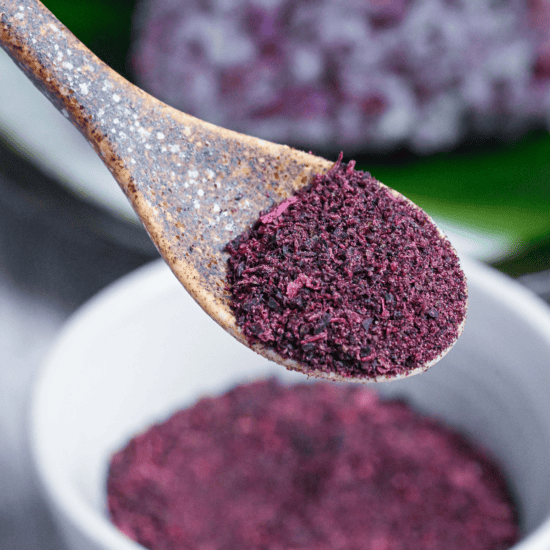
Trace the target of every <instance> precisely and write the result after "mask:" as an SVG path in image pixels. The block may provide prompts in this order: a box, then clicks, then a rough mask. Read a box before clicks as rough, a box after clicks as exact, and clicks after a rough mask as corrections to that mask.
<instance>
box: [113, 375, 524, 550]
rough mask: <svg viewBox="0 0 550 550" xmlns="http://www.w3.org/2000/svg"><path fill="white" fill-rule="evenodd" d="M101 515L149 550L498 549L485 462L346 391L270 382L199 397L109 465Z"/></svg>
mask: <svg viewBox="0 0 550 550" xmlns="http://www.w3.org/2000/svg"><path fill="white" fill-rule="evenodd" d="M107 490H108V506H109V511H110V514H111V518H112V521H113V522H114V523H115V524H116V525H117V526H118V527H119V528H120V529H121V531H122V532H123V533H125V534H126V535H128V536H129V537H130V538H132V539H134V540H135V541H137V542H139V543H140V544H142V545H143V546H145V547H146V548H149V549H151V550H235V549H239V550H248V549H250V550H288V549H300V550H504V549H506V548H509V547H510V546H512V545H513V544H514V543H515V542H516V540H517V538H518V527H517V522H516V517H515V511H514V507H513V505H512V503H511V500H510V498H509V495H508V493H507V490H506V487H505V483H504V479H503V477H502V475H501V473H500V472H499V470H498V469H497V467H496V466H495V464H494V463H493V462H492V461H491V460H490V459H489V458H487V457H486V456H485V454H484V453H483V452H482V451H481V450H479V449H477V448H475V447H474V446H472V445H471V444H469V443H468V442H467V441H466V440H465V439H464V438H463V437H462V436H460V435H458V434H457V433H455V432H453V431H452V430H451V429H449V428H447V427H445V426H443V425H441V424H440V423H438V422H436V421H434V420H432V419H429V418H426V417H423V416H421V415H419V414H417V413H415V412H414V411H412V410H411V409H410V408H409V407H408V406H407V405H405V404H404V403H401V402H395V401H387V402H384V401H381V400H379V399H378V398H377V397H376V394H374V393H372V392H370V391H367V390H365V389H363V388H361V387H357V386H349V385H347V386H337V385H336V384H328V383H319V382H317V383H314V384H301V385H296V386H283V385H281V384H280V383H278V382H276V381H275V380H268V381H260V382H255V383H252V384H249V385H243V386H238V387H236V388H234V389H233V390H231V391H229V392H228V393H226V394H224V395H222V396H220V397H215V398H204V399H202V400H200V401H198V402H197V403H196V404H195V405H194V406H193V407H191V408H189V409H186V410H182V411H180V412H178V413H176V414H175V415H173V416H172V417H171V418H170V419H168V420H167V421H165V422H163V423H162V424H158V425H155V426H153V427H151V428H150V429H149V430H147V431H146V432H144V433H142V434H141V435H138V436H136V437H135V438H134V439H132V440H131V441H130V443H129V444H128V445H127V446H126V447H125V448H124V449H122V450H121V451H119V452H118V453H116V454H115V455H114V456H113V458H112V462H111V465H110V471H109V477H108V483H107Z"/></svg>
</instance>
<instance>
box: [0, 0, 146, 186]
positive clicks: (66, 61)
mask: <svg viewBox="0 0 550 550" xmlns="http://www.w3.org/2000/svg"><path fill="white" fill-rule="evenodd" d="M0 47H2V48H3V49H4V50H5V51H6V52H7V53H8V55H9V56H10V57H11V58H12V59H13V60H14V61H15V62H16V63H17V65H18V66H19V68H20V69H22V70H23V71H24V72H25V73H26V75H27V76H28V77H29V78H30V79H31V81H32V82H33V83H34V84H35V86H36V87H37V88H38V89H39V90H40V91H41V92H42V93H43V94H44V95H45V96H46V97H48V99H49V100H50V101H51V102H52V103H53V104H54V105H55V106H56V107H57V109H58V110H59V111H61V113H63V115H64V116H65V117H67V118H68V119H70V120H71V122H72V123H73V124H74V125H75V126H76V127H77V128H78V129H79V130H80V131H81V132H82V133H83V134H84V136H85V138H86V139H87V140H88V141H89V142H90V143H91V144H92V146H93V147H94V149H95V150H96V152H97V153H98V154H99V155H100V157H101V158H102V159H103V160H104V162H105V163H106V165H107V167H108V168H109V170H111V172H112V173H113V175H114V176H115V179H116V180H117V181H118V182H119V184H121V187H122V188H123V190H124V191H126V192H127V189H125V187H126V185H125V184H128V183H129V182H130V177H129V175H128V174H126V173H125V162H123V161H122V158H123V157H124V156H125V155H124V154H121V153H122V147H123V145H124V140H125V137H126V136H127V135H128V134H129V133H130V130H129V128H128V125H130V124H132V125H133V124H135V122H136V121H137V119H138V114H137V112H138V110H139V106H140V102H141V101H142V100H143V97H144V96H145V95H146V94H145V93H144V92H142V91H141V90H140V89H139V88H137V87H135V86H133V85H132V84H131V83H130V82H128V81H126V80H125V79H124V78H122V77H121V76H120V75H118V74H117V73H116V72H115V71H113V70H112V69H110V68H109V67H108V66H107V65H106V64H105V63H103V62H102V61H101V60H100V59H99V58H98V57H97V56H96V55H94V54H93V53H92V52H91V51H90V50H89V49H88V48H86V46H84V44H82V43H81V42H80V41H79V40H78V39H77V38H76V37H75V36H74V35H73V34H72V33H71V32H70V31H69V30H68V29H67V28H66V27H65V26H64V25H63V24H62V23H61V22H60V21H59V20H58V19H56V17H55V16H54V15H53V14H52V13H51V12H50V11H49V10H48V9H47V8H46V7H45V6H44V5H43V4H42V3H41V2H39V1H38V0H1V1H0ZM121 107H123V109H121ZM114 111H117V113H114ZM122 112H123V113H125V118H124V120H123V119H122V117H121V116H119V113H122ZM138 124H139V123H138ZM136 129H137V128H136ZM142 131H143V132H145V130H142ZM127 194H128V193H127Z"/></svg>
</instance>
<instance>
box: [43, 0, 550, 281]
mask: <svg viewBox="0 0 550 550" xmlns="http://www.w3.org/2000/svg"><path fill="white" fill-rule="evenodd" d="M43 1H44V4H45V5H46V6H47V7H48V8H49V9H50V10H51V11H52V12H53V13H54V14H55V15H56V16H57V17H58V18H59V19H60V20H61V21H62V22H63V23H64V24H65V25H66V26H67V27H69V28H70V29H71V30H72V31H73V32H74V33H75V34H76V36H77V37H78V38H79V39H80V40H82V41H83V42H84V43H85V44H86V45H87V46H88V47H89V48H90V49H91V50H92V51H94V52H95V53H96V54H97V55H98V56H99V57H101V58H102V59H103V60H104V61H105V62H106V63H108V64H109V65H110V66H111V67H113V68H114V69H115V70H117V71H118V72H119V73H121V74H123V75H125V76H126V77H127V78H129V79H130V80H132V75H131V72H130V71H129V67H128V51H129V46H130V41H131V22H132V17H133V13H134V9H135V2H136V0H112V1H107V0H78V2H75V1H74V0H43ZM357 160H358V167H359V168H360V169H363V170H368V171H370V172H371V173H372V174H373V175H374V176H375V177H376V178H378V179H379V180H381V181H383V182H384V183H386V184H387V185H389V186H391V187H393V188H395V189H397V190H399V191H400V192H402V193H403V194H404V195H406V196H408V197H409V198H410V199H412V200H413V201H414V202H416V203H417V204H419V205H420V206H422V207H423V208H424V209H425V210H426V211H428V212H429V213H430V214H431V215H433V216H434V217H435V218H436V219H444V220H447V221H448V222H450V223H451V224H452V226H453V227H462V228H464V230H465V231H466V232H473V234H474V235H475V234H476V232H478V233H479V234H480V235H487V236H489V237H494V238H495V239H496V240H498V242H499V243H501V245H502V247H503V248H502V249H503V250H506V253H505V255H504V256H502V254H501V257H500V258H499V259H498V260H497V261H494V262H493V264H494V265H495V266H496V267H498V268H500V269H501V270H503V271H505V272H507V273H509V274H511V275H520V274H523V273H530V272H534V271H540V270H543V269H550V134H549V133H548V132H546V131H542V130H541V131H533V132H531V133H529V134H527V135H525V136H522V137H521V138H520V139H516V140H515V141H513V142H502V141H494V140H493V141H477V142H475V143H474V142H471V143H466V144H464V145H463V146H461V147H460V148H458V149H457V150H454V151H452V152H445V153H437V154H433V155H429V156H425V157H419V156H415V155H413V154H411V153H408V152H396V153H392V154H391V155H384V156H380V155H378V156H367V155H365V156H361V157H359V158H358V159H357Z"/></svg>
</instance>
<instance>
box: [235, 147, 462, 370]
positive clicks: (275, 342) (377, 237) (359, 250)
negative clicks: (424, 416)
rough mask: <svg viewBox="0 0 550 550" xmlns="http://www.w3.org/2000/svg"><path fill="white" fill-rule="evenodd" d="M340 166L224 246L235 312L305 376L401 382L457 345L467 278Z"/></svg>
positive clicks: (398, 207)
mask: <svg viewBox="0 0 550 550" xmlns="http://www.w3.org/2000/svg"><path fill="white" fill-rule="evenodd" d="M341 159H342V155H340V158H339V159H338V162H336V164H335V165H334V166H333V168H331V170H330V171H329V172H328V173H327V174H324V175H317V176H315V177H314V179H313V181H312V183H311V184H309V185H308V186H307V187H306V188H304V189H302V190H300V191H299V192H297V193H296V194H295V195H294V196H292V197H291V198H289V199H287V200H285V201H284V202H282V203H281V204H279V205H276V206H274V207H273V208H272V209H271V210H270V211H269V212H266V213H264V214H263V215H262V216H260V218H259V220H258V221H257V222H256V223H255V224H254V225H253V226H252V228H251V229H250V230H248V231H247V232H246V233H244V234H243V235H241V236H240V237H238V238H237V239H235V240H234V241H232V242H231V243H230V244H229V245H228V246H227V250H228V252H229V254H230V257H229V261H228V275H227V279H228V282H229V286H230V290H231V293H232V308H233V311H234V314H235V317H236V320H237V324H238V325H239V326H240V327H241V328H242V330H243V333H244V335H245V337H246V338H247V340H248V341H249V342H250V343H255V342H260V343H262V344H264V345H266V346H268V347H270V348H272V349H274V350H275V351H276V352H278V353H279V354H280V355H281V356H283V357H285V358H290V359H294V360H296V361H298V362H299V363H300V364H302V365H303V366H304V371H305V372H308V369H309V370H317V371H322V372H330V373H335V374H337V375H339V376H341V377H344V378H348V377H354V378H376V377H380V376H384V375H385V376H388V377H391V376H393V375H397V374H400V375H406V374H407V373H409V372H410V371H411V370H414V369H417V368H419V367H421V366H423V365H424V364H426V363H428V362H430V361H431V360H433V359H435V358H436V357H437V356H439V355H440V354H441V352H442V351H444V350H446V349H447V348H448V347H449V346H450V345H451V344H452V343H453V342H454V341H455V340H456V338H457V336H458V330H459V326H460V324H461V323H462V322H463V321H464V318H465V315H466V304H467V287H466V281H465V278H464V274H463V272H462V270H461V268H460V265H459V260H458V257H457V255H456V252H455V251H454V249H453V248H452V246H451V245H450V244H449V242H448V241H447V240H446V239H443V238H442V237H441V235H440V234H439V232H438V229H437V227H436V226H435V225H434V224H433V222H432V221H431V220H430V219H429V217H428V216H427V215H426V214H425V213H424V212H423V211H421V210H420V209H418V208H417V207H415V206H414V205H412V204H411V203H410V202H409V201H407V200H405V199H403V198H397V197H396V196H395V195H393V194H392V193H391V191H390V190H388V189H387V188H385V187H383V186H381V185H380V184H379V182H377V181H376V180H375V179H374V178H372V177H371V176H370V174H369V173H363V172H359V171H355V170H354V165H355V163H354V162H353V161H352V162H350V163H349V164H348V165H347V166H345V165H343V164H342V162H341Z"/></svg>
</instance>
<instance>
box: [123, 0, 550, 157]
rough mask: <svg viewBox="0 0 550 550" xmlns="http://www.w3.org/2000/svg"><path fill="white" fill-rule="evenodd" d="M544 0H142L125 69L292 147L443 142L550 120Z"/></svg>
mask: <svg viewBox="0 0 550 550" xmlns="http://www.w3.org/2000/svg"><path fill="white" fill-rule="evenodd" d="M549 29H550V7H549V2H548V0H345V1H343V0H142V4H141V5H140V6H139V8H138V14H137V16H136V21H135V29H134V31H135V41H134V49H133V54H132V66H133V70H134V73H135V75H136V81H137V82H138V84H139V85H141V86H142V87H143V88H144V89H146V90H147V91H149V92H150V93H152V94H153V95H155V96H156V97H158V98H159V99H161V100H163V101H165V102H166V103H169V104H170V105H173V106H174V107H177V108H178V109H181V110H182V111H184V112H187V113H189V114H191V115H194V116H197V117H199V118H201V119H204V120H207V121H209V122H212V123H214V124H218V125H220V126H224V127H226V128H231V129H233V130H237V131H240V132H244V133H246V134H251V135H254V136H258V137H262V138H264V139H269V140H271V141H276V142H281V143H288V144H290V145H294V146H297V147H302V148H319V149H321V150H340V149H345V150H346V151H347V152H348V153H357V152H363V151H376V150H379V151H391V150H392V149H395V148H397V147H401V146H407V147H409V148H411V149H412V150H413V151H416V152H419V153H430V152H433V151H437V150H442V149H449V148H451V147H453V146H454V145H457V144H458V143H460V142H461V141H463V140H464V139H465V138H466V137H468V136H472V135H480V136H488V137H490V136H513V135H517V134H519V133H520V132H523V131H525V130H527V129H529V128H532V127H547V126H550V43H549V39H548V38H547V34H548V30H549Z"/></svg>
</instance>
